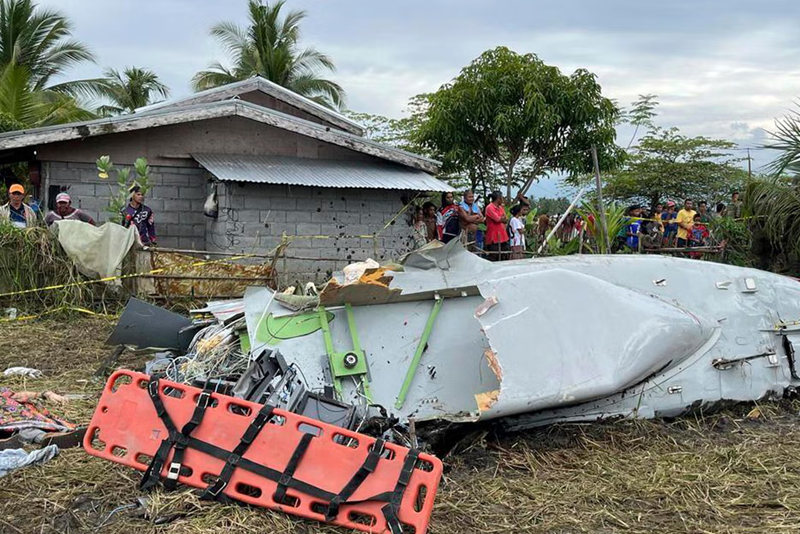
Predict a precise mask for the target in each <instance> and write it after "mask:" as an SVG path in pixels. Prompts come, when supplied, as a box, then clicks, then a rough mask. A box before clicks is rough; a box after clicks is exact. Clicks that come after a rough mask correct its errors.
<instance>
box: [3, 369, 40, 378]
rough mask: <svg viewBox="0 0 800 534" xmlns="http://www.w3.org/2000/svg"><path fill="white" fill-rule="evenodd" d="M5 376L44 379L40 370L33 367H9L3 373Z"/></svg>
mask: <svg viewBox="0 0 800 534" xmlns="http://www.w3.org/2000/svg"><path fill="white" fill-rule="evenodd" d="M3 374H4V375H5V376H14V375H17V376H27V377H28V378H42V372H41V371H40V370H39V369H33V368H31V367H9V368H8V369H6V370H5V371H3Z"/></svg>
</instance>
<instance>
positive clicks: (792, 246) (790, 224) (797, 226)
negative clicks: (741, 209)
mask: <svg viewBox="0 0 800 534" xmlns="http://www.w3.org/2000/svg"><path fill="white" fill-rule="evenodd" d="M744 202H745V213H747V214H750V215H752V216H753V220H754V222H755V223H756V224H757V225H758V226H759V227H760V229H761V230H762V231H763V233H764V235H765V236H766V238H767V239H768V240H769V242H770V243H771V244H772V246H773V248H774V249H775V250H776V251H778V252H780V253H784V254H790V255H793V256H795V257H797V256H800V188H798V186H797V185H794V184H793V183H792V182H791V181H790V180H789V179H787V178H782V177H776V178H761V179H756V180H752V181H750V182H749V183H748V184H747V188H746V189H745V194H744Z"/></svg>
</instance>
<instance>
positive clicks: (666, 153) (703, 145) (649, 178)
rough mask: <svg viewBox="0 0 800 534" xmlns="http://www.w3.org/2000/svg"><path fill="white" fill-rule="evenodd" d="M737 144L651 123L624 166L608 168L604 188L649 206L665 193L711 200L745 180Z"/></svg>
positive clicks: (725, 195) (677, 197)
mask: <svg viewBox="0 0 800 534" xmlns="http://www.w3.org/2000/svg"><path fill="white" fill-rule="evenodd" d="M735 147H736V144H735V143H731V142H729V141H724V140H720V139H709V138H707V137H687V136H685V135H682V134H681V133H680V130H678V129H677V128H668V129H664V128H660V127H657V126H651V127H650V129H649V130H648V132H647V133H646V134H645V135H644V136H642V138H641V139H640V140H639V143H638V145H637V146H636V147H634V148H633V149H632V150H631V154H629V156H628V158H627V161H626V163H625V166H624V167H623V168H622V169H620V170H618V171H616V172H613V173H610V174H607V175H606V176H605V177H604V178H605V181H606V185H605V190H604V194H606V195H608V196H610V197H611V198H616V199H618V200H621V201H626V202H627V201H638V202H642V203H645V204H648V205H650V206H654V205H655V204H657V203H658V202H664V201H666V200H667V199H672V200H681V199H684V198H693V199H695V200H700V199H705V200H707V201H710V202H713V201H715V200H719V199H722V198H728V197H729V195H730V191H731V190H732V189H739V188H740V187H743V186H744V182H745V179H746V178H747V173H746V172H745V171H744V170H743V169H742V168H741V167H740V166H739V162H741V161H742V159H741V158H739V157H735V156H732V155H731V152H730V150H731V149H732V148H735Z"/></svg>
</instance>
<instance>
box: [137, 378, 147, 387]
mask: <svg viewBox="0 0 800 534" xmlns="http://www.w3.org/2000/svg"><path fill="white" fill-rule="evenodd" d="M149 383H150V382H149V381H148V380H145V379H144V378H143V379H141V380H139V381H138V382H136V385H137V386H139V388H141V389H147V385H148V384H149Z"/></svg>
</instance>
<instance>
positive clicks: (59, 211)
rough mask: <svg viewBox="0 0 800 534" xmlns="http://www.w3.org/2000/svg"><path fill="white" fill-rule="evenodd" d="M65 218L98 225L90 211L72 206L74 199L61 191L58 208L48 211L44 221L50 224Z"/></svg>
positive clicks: (57, 199) (57, 200) (58, 197)
mask: <svg viewBox="0 0 800 534" xmlns="http://www.w3.org/2000/svg"><path fill="white" fill-rule="evenodd" d="M63 220H70V221H83V222H85V223H89V224H91V225H92V226H97V225H96V224H95V222H94V219H92V217H91V216H90V215H89V214H88V213H86V212H85V211H81V210H79V209H75V208H73V207H72V199H71V198H70V197H69V195H68V194H66V193H59V194H58V195H57V196H56V210H55V211H51V212H50V213H48V214H47V215H46V216H45V218H44V222H45V223H46V224H47V226H50V225H52V224H53V223H54V222H56V221H63Z"/></svg>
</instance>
